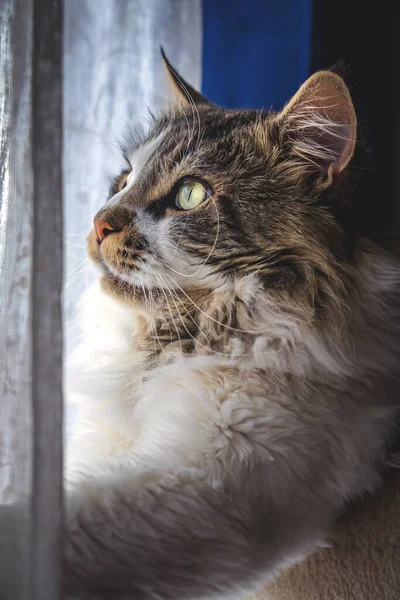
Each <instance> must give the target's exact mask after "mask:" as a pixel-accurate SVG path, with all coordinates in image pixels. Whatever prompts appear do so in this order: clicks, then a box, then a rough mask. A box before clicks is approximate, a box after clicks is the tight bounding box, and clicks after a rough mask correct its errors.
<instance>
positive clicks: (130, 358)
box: [65, 62, 400, 600]
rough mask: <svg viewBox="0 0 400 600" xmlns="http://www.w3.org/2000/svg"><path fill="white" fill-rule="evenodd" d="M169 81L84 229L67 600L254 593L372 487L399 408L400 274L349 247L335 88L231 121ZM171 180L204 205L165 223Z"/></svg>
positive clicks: (355, 209)
mask: <svg viewBox="0 0 400 600" xmlns="http://www.w3.org/2000/svg"><path fill="white" fill-rule="evenodd" d="M167 67H168V69H169V73H170V75H171V79H172V81H173V84H174V85H175V88H176V89H177V92H178V95H180V98H181V100H182V102H183V106H182V107H181V108H180V109H179V110H178V109H177V110H174V111H172V112H171V113H169V114H168V115H165V116H164V117H162V118H161V119H159V120H157V121H156V122H155V124H154V129H153V131H152V132H151V133H150V134H149V135H148V136H147V137H146V138H145V139H143V140H141V141H140V142H138V143H137V144H136V145H135V146H133V147H128V148H127V156H128V159H129V161H130V163H131V166H130V167H129V168H128V170H127V172H126V173H125V174H123V175H122V176H121V177H122V178H121V179H117V181H116V182H115V184H114V188H113V193H112V198H111V200H110V201H109V202H108V203H107V204H105V206H104V208H103V209H101V211H100V212H99V213H98V215H97V218H98V219H101V220H105V221H107V222H108V223H109V224H110V230H109V231H108V233H110V231H111V229H113V231H112V233H111V234H110V235H108V236H107V238H106V239H104V240H103V242H102V243H101V245H100V244H99V243H98V241H97V240H96V236H95V233H94V232H92V233H91V234H90V235H89V238H88V249H89V254H90V256H91V258H92V259H93V260H94V261H95V263H97V264H98V266H99V268H100V271H101V277H100V278H99V283H98V284H97V285H96V286H95V287H94V288H93V289H91V290H90V291H89V292H88V294H87V296H86V298H85V301H84V303H83V307H82V320H81V323H82V325H83V328H84V336H83V341H82V344H81V346H80V348H79V350H78V352H77V355H76V357H75V368H74V374H73V375H72V376H71V379H70V386H71V389H73V390H74V391H75V392H76V393H77V394H79V396H80V399H81V410H80V416H79V419H78V423H77V425H76V430H75V435H74V439H73V441H72V443H71V448H70V452H69V456H68V457H67V469H66V480H67V496H66V506H67V526H66V540H67V544H66V552H65V583H66V589H67V590H68V592H69V593H70V594H72V595H75V596H79V597H82V598H89V597H92V596H93V597H101V598H112V599H113V600H117V599H122V598H123V599H128V598H129V599H135V600H139V599H141V600H145V599H156V598H157V599H161V598H162V599H166V600H167V599H174V600H175V599H196V600H198V599H201V598H210V599H211V598H228V599H229V600H233V599H234V598H236V597H237V598H241V597H243V595H244V594H245V592H248V591H251V590H254V589H257V588H259V587H260V585H261V584H262V582H263V581H265V580H267V579H268V578H270V577H272V576H273V575H274V574H276V573H277V572H278V571H279V569H280V568H281V567H282V566H283V565H287V564H289V563H291V562H293V561H296V560H298V559H299V558H302V557H304V556H305V555H307V554H309V553H310V552H312V551H314V550H315V549H316V548H318V547H319V546H320V545H323V544H324V540H325V538H326V535H327V533H328V532H329V531H330V529H331V526H332V523H333V522H334V520H335V518H336V517H337V516H338V515H339V514H340V512H341V511H342V509H343V507H344V505H345V503H346V502H347V501H348V500H349V499H351V498H353V497H355V496H357V495H359V494H361V493H363V492H365V491H366V490H373V489H374V488H375V487H376V486H378V485H379V482H380V475H381V472H382V470H383V469H384V466H385V461H386V447H387V445H388V443H389V441H390V437H391V434H392V431H393V425H394V416H395V415H396V413H397V412H398V410H399V403H398V394H397V377H398V374H399V373H398V364H397V360H398V348H399V319H398V311H397V306H396V299H397V296H398V291H399V283H400V282H399V279H400V276H399V263H398V261H397V259H395V258H394V256H393V254H391V253H389V252H388V251H387V250H385V249H383V248H382V246H380V245H379V244H378V243H377V242H376V241H373V240H372V239H371V238H370V237H368V235H367V234H368V224H367V221H366V220H365V219H364V216H363V215H362V210H361V212H360V206H361V208H362V194H363V193H364V191H365V190H364V189H363V182H362V181H363V180H362V170H360V169H358V164H359V163H357V161H354V160H353V154H354V148H355V142H356V118H355V114H354V109H353V105H352V103H351V99H350V96H349V93H348V90H347V88H346V86H345V84H344V83H343V81H342V79H341V78H340V77H339V76H338V75H335V74H334V73H330V72H324V73H319V74H316V75H314V76H313V77H312V78H310V80H308V82H306V84H304V86H302V88H301V89H300V91H299V92H298V94H297V95H296V96H295V97H294V98H293V99H292V100H291V102H290V103H289V104H288V105H287V106H286V107H285V109H284V110H283V111H282V112H281V113H279V114H275V113H268V112H262V111H261V112H260V111H258V112H255V111H228V110H223V109H221V108H218V107H215V106H213V105H211V104H210V103H208V102H207V101H206V100H205V99H204V98H203V97H202V96H200V94H198V93H197V92H195V91H194V90H192V89H191V88H190V87H189V86H188V85H187V84H186V83H185V82H183V80H182V79H181V78H180V77H179V76H178V75H177V74H176V73H175V71H174V70H173V69H172V67H171V66H170V65H169V63H168V62H167ZM188 98H189V99H190V100H192V99H193V100H194V102H192V101H188ZM185 100H186V101H185ZM129 172H132V175H131V176H130V177H129V179H128V185H127V186H126V187H122V185H123V182H124V181H125V180H126V177H127V174H128V173H129ZM188 176H189V177H191V178H193V177H194V178H198V179H199V180H200V181H203V182H204V183H206V184H207V185H209V186H210V188H211V190H212V193H211V197H210V199H209V200H207V201H206V202H205V203H204V204H203V205H200V206H199V207H198V208H196V209H193V210H192V211H187V212H182V211H179V210H178V209H177V208H176V207H175V205H174V198H175V194H176V192H177V186H178V182H179V181H181V180H182V178H184V177H188Z"/></svg>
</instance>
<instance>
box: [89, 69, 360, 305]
mask: <svg viewBox="0 0 400 600" xmlns="http://www.w3.org/2000/svg"><path fill="white" fill-rule="evenodd" d="M165 63H166V67H167V71H168V73H169V76H170V79H171V82H172V85H173V86H174V88H175V91H176V93H177V96H178V99H179V101H180V102H179V108H176V109H173V110H172V111H171V112H170V113H168V114H165V115H164V116H162V117H161V118H160V119H159V120H155V122H154V127H153V129H152V131H151V132H150V133H149V134H148V135H147V136H146V137H145V139H142V140H140V141H138V142H137V144H136V145H134V146H132V147H130V148H128V149H127V153H126V154H127V159H128V165H127V168H126V170H125V171H123V172H122V173H121V174H120V176H119V177H118V178H117V179H116V180H115V182H114V185H113V187H112V191H111V195H110V198H109V200H108V201H107V202H106V204H105V205H104V206H103V208H102V209H101V210H100V211H99V212H98V213H97V215H96V216H95V220H94V223H95V228H94V230H93V231H92V232H91V234H90V235H89V243H88V247H89V254H90V256H91V258H92V259H93V260H94V261H95V262H97V263H98V264H99V265H101V267H102V269H103V281H104V282H105V287H106V288H107V289H108V290H109V291H112V293H114V294H117V295H118V294H120V295H124V297H126V296H127V295H128V296H129V293H130V291H131V292H132V296H134V297H135V298H140V297H146V292H147V290H152V293H156V294H162V293H165V290H172V291H174V290H175V292H179V295H180V297H181V298H182V297H184V296H182V294H187V291H188V290H191V292H190V294H191V297H193V293H194V292H193V290H195V291H196V290H197V291H198V292H199V294H200V295H201V293H202V291H203V292H204V291H210V292H212V291H213V290H216V289H218V288H220V287H221V286H226V285H227V284H232V286H233V287H232V290H233V289H234V285H235V284H237V283H238V282H240V281H245V280H246V278H249V277H250V278H252V281H254V280H255V279H256V280H257V282H258V283H259V289H263V290H266V291H267V292H268V293H270V294H276V295H281V296H282V297H283V295H284V296H285V297H293V298H294V297H295V296H296V294H301V295H302V297H307V298H309V301H310V303H311V304H312V305H313V306H315V305H316V304H318V303H319V304H320V305H321V306H324V305H326V298H329V297H334V295H335V293H336V292H335V290H334V289H331V288H332V286H333V287H335V286H336V287H337V288H338V289H339V288H340V286H341V283H342V280H341V274H340V273H339V271H338V265H340V264H342V262H343V261H345V260H346V254H347V253H348V252H349V249H348V245H349V244H348V239H347V234H346V214H347V208H348V201H349V197H350V195H351V193H350V189H351V185H352V184H351V181H352V178H351V177H350V171H351V162H352V157H353V153H354V148H355V142H356V116H355V112H354V108H353V104H352V101H351V98H350V94H349V92H348V89H347V87H346V85H345V83H344V82H343V80H342V79H341V77H339V76H338V75H337V74H335V73H333V72H319V73H316V74H315V75H313V76H312V77H310V78H309V79H308V80H307V81H306V83H304V84H303V85H302V86H301V88H300V89H299V91H298V92H297V94H296V95H295V96H294V97H293V98H292V99H291V100H290V102H289V103H288V104H287V105H286V107H285V108H284V109H283V110H282V111H281V112H279V113H274V112H268V111H260V110H258V111H255V110H254V111H252V110H226V109H223V108H220V107H218V106H215V105H213V104H211V103H210V102H209V101H208V100H207V99H205V98H204V97H203V96H202V95H201V94H199V93H198V92H196V91H195V90H194V89H193V88H191V87H190V86H189V85H188V84H187V83H186V82H185V81H184V80H183V79H182V78H181V77H180V76H179V75H178V74H177V73H176V71H175V70H174V69H173V68H172V66H171V65H170V64H169V63H168V61H167V60H166V59H165ZM163 290H164V292H163ZM166 293H168V294H169V293H170V291H167V292H166ZM232 293H233V292H232Z"/></svg>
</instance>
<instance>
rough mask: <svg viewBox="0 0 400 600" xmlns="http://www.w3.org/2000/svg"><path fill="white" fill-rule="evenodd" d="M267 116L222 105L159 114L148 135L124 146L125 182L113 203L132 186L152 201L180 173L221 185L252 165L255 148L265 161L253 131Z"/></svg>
mask: <svg viewBox="0 0 400 600" xmlns="http://www.w3.org/2000/svg"><path fill="white" fill-rule="evenodd" d="M269 119H270V114H269V113H260V112H259V111H225V110H222V109H221V110H201V109H200V110H199V111H197V112H195V113H193V111H188V112H186V113H178V114H176V115H172V117H171V115H170V116H169V118H167V117H165V118H162V119H161V120H160V121H159V122H157V124H156V126H155V128H154V131H153V132H152V133H151V135H150V136H149V137H147V138H146V139H144V140H143V141H141V142H137V141H136V142H135V143H134V144H132V146H131V147H130V148H129V147H128V148H127V149H126V150H125V152H124V154H125V157H126V159H127V161H128V164H129V166H128V170H127V171H126V172H124V173H123V177H125V179H126V176H127V175H128V179H127V185H126V187H125V188H124V190H123V192H121V193H119V194H115V196H114V197H113V198H112V202H113V203H114V202H118V201H119V200H120V199H121V197H123V196H124V195H125V194H126V193H127V192H128V191H129V190H130V189H132V188H133V187H137V186H138V190H139V189H140V195H141V197H142V199H144V196H146V198H147V200H148V201H151V200H154V199H156V198H157V197H161V196H163V195H165V194H167V193H168V192H169V191H170V190H171V188H172V187H173V186H174V184H175V183H176V182H177V181H178V180H179V179H180V178H182V177H199V178H202V179H204V178H208V177H210V178H211V179H212V180H213V182H214V184H215V186H216V187H217V188H218V187H220V188H221V184H223V183H225V182H226V181H227V178H228V179H229V180H230V181H232V180H233V179H235V178H236V177H237V176H240V175H241V174H243V172H245V171H246V170H249V168H250V167H251V169H252V170H254V167H255V164H256V163H255V159H256V157H255V155H256V154H257V153H258V154H259V157H258V158H259V160H260V161H261V162H262V163H263V164H265V145H264V140H262V138H261V136H259V135H258V131H259V129H260V127H259V125H260V120H262V121H267V120H269ZM264 137H265V136H264ZM261 142H262V145H263V147H261ZM219 184H220V185H219ZM114 191H115V190H114Z"/></svg>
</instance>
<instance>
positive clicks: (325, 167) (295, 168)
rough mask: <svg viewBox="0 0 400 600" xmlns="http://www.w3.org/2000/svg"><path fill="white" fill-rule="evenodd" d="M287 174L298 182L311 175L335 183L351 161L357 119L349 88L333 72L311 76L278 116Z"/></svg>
mask: <svg viewBox="0 0 400 600" xmlns="http://www.w3.org/2000/svg"><path fill="white" fill-rule="evenodd" d="M275 123H276V124H277V125H278V127H279V138H280V147H281V149H282V150H284V151H285V154H286V161H285V163H284V164H285V165H286V167H287V168H286V174H287V176H288V177H290V178H291V179H292V180H293V183H298V182H299V181H300V180H301V179H303V178H304V177H306V176H308V175H313V176H314V177H316V182H317V184H318V185H323V186H324V187H326V186H329V185H331V184H332V183H333V181H334V179H335V178H336V177H338V176H339V175H340V173H342V172H343V171H344V170H345V169H346V167H347V166H348V164H349V163H350V161H351V159H352V156H353V153H354V147H355V143H356V136H357V120H356V115H355V112H354V107H353V103H352V100H351V98H350V93H349V90H348V89H347V86H346V84H345V83H344V81H343V79H342V78H341V77H339V75H336V74H335V73H332V72H331V71H320V72H318V73H315V74H314V75H312V76H311V77H310V78H309V79H308V80H307V81H306V82H305V83H304V84H303V85H302V86H301V88H300V89H299V91H298V92H297V94H295V96H294V97H293V98H292V99H291V100H290V102H289V103H288V104H287V105H286V107H285V108H284V109H283V111H282V112H281V113H279V114H278V115H277V117H276V119H275Z"/></svg>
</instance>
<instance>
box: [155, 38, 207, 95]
mask: <svg viewBox="0 0 400 600" xmlns="http://www.w3.org/2000/svg"><path fill="white" fill-rule="evenodd" d="M160 52H161V56H162V59H163V63H164V67H165V70H166V72H167V75H168V79H169V82H170V85H171V87H172V90H173V91H174V93H175V95H176V98H177V100H178V103H179V104H181V105H182V106H190V105H201V104H203V105H204V104H205V105H209V106H212V104H211V102H209V101H208V100H207V98H206V97H205V96H203V95H202V94H200V92H197V91H196V90H195V89H194V88H193V87H192V86H191V85H190V84H189V83H187V81H185V80H184V79H183V77H181V76H180V75H179V73H178V71H177V70H176V69H175V68H174V67H173V66H172V65H171V63H170V62H169V60H168V58H167V56H166V54H165V52H164V48H163V47H162V46H160Z"/></svg>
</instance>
